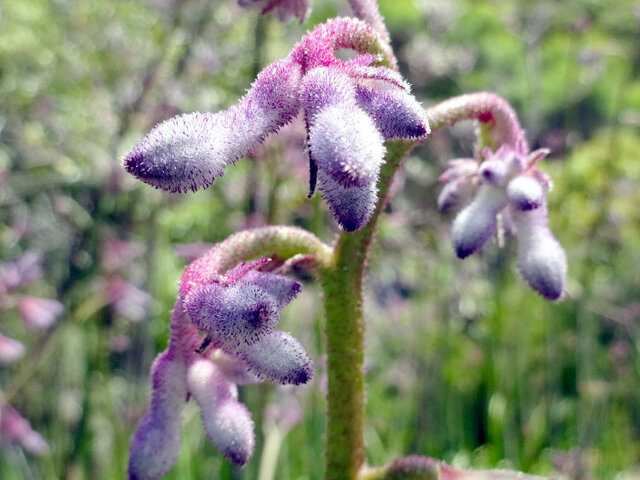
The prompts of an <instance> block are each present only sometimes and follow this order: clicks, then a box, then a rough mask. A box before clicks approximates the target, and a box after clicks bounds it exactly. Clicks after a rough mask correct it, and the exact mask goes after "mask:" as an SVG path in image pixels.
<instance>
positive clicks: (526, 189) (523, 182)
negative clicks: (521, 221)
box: [507, 175, 545, 211]
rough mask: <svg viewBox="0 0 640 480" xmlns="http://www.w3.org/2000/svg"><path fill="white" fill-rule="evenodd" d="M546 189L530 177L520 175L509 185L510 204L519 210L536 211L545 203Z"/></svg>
mask: <svg viewBox="0 0 640 480" xmlns="http://www.w3.org/2000/svg"><path fill="white" fill-rule="evenodd" d="M544 193H545V192H544V188H543V186H542V185H541V184H540V182H539V181H538V180H537V179H536V178H534V177H532V176H530V175H518V176H517V177H515V178H514V179H513V180H511V181H510V182H509V184H508V185H507V196H508V197H509V202H510V203H511V205H513V206H514V207H515V208H517V209H518V210H523V211H524V210H534V209H536V208H538V207H540V205H542V204H543V202H544Z"/></svg>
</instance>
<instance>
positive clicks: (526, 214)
mask: <svg viewBox="0 0 640 480" xmlns="http://www.w3.org/2000/svg"><path fill="white" fill-rule="evenodd" d="M513 217H514V220H515V223H516V227H517V238H518V260H517V265H518V269H519V270H520V273H521V274H522V276H523V277H524V278H525V280H526V281H527V282H528V283H529V285H530V286H531V288H533V289H534V290H535V291H536V292H538V293H539V294H540V295H542V296H543V297H545V298H546V299H547V300H559V299H560V298H562V296H563V295H564V289H565V283H566V276H567V258H566V256H565V253H564V250H563V249H562V247H561V246H560V244H559V243H558V241H557V240H556V239H555V237H554V236H553V234H552V233H551V230H550V229H549V227H548V225H547V208H546V205H545V204H544V203H543V204H542V205H541V206H540V207H539V208H536V209H534V210H526V211H522V210H519V209H515V208H514V209H513Z"/></svg>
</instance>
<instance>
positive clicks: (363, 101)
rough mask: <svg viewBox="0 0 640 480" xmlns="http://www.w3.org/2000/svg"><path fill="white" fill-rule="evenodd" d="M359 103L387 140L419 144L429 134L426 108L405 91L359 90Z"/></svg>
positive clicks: (362, 88)
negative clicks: (417, 141)
mask: <svg viewBox="0 0 640 480" xmlns="http://www.w3.org/2000/svg"><path fill="white" fill-rule="evenodd" d="M357 99H358V103H359V104H360V106H361V107H362V108H363V109H364V110H365V111H366V112H367V113H368V114H369V115H371V118H373V120H374V121H375V123H376V126H377V127H378V130H380V133H381V134H382V136H383V137H384V139H385V140H396V139H410V140H417V139H420V138H423V137H424V136H425V135H428V134H429V132H430V129H429V121H428V120H427V114H426V112H425V110H424V108H422V105H420V103H418V101H417V100H416V99H415V97H414V96H413V95H411V94H410V93H408V92H407V91H406V90H403V89H401V88H396V87H391V88H385V89H375V88H368V87H365V86H359V87H358V88H357Z"/></svg>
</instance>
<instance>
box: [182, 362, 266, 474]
mask: <svg viewBox="0 0 640 480" xmlns="http://www.w3.org/2000/svg"><path fill="white" fill-rule="evenodd" d="M187 382H188V385H189V392H190V393H191V394H192V395H193V398H194V400H195V401H196V403H197V404H198V406H199V407H200V415H201V418H202V425H203V426H204V429H205V431H206V433H207V438H209V440H210V441H211V443H213V444H214V445H215V446H216V448H217V449H218V450H220V452H221V453H222V454H224V455H225V456H226V457H227V458H229V459H230V460H231V461H232V462H233V463H235V464H236V465H244V464H245V463H247V462H248V461H249V459H250V458H251V455H252V454H253V448H254V444H255V439H254V434H253V421H252V420H251V415H250V414H249V411H248V410H247V408H246V407H245V406H244V405H243V404H242V403H240V402H238V400H237V399H236V398H237V388H236V386H235V384H233V383H231V382H230V381H228V380H227V379H226V378H225V377H224V376H223V375H222V373H221V372H220V371H219V370H218V368H217V367H216V366H215V365H214V364H213V362H211V361H210V360H207V359H205V358H198V359H196V360H195V361H194V362H193V363H192V364H191V365H190V366H189V369H188V372H187Z"/></svg>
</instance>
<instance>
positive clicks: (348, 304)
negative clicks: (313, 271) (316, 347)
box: [320, 141, 415, 480]
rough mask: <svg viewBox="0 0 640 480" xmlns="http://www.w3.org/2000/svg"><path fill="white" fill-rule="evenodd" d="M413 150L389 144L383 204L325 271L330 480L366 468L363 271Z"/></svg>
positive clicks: (340, 243) (345, 238)
mask: <svg viewBox="0 0 640 480" xmlns="http://www.w3.org/2000/svg"><path fill="white" fill-rule="evenodd" d="M414 145H415V143H413V142H410V141H395V142H389V143H388V144H387V158H386V164H385V165H384V167H383V169H382V172H381V176H380V181H379V182H378V188H379V197H378V198H379V200H378V205H377V207H376V210H375V212H374V214H373V216H372V218H371V220H370V221H369V223H368V224H367V225H366V226H365V227H363V228H362V229H361V230H359V231H357V232H354V233H345V232H342V233H341V234H340V236H339V237H338V240H337V242H336V245H335V247H334V252H333V258H332V261H331V266H330V268H325V269H321V270H320V280H321V282H322V287H323V290H324V296H325V299H324V300H325V314H326V319H327V324H326V337H327V358H328V359H327V369H328V375H329V385H328V394H327V433H326V437H327V438H326V444H327V448H326V462H327V470H326V478H327V479H328V480H343V479H344V480H354V479H355V478H356V477H357V475H358V471H359V470H360V468H361V467H362V466H363V464H364V458H365V457H364V454H365V452H364V404H365V387H364V368H363V366H364V318H363V312H362V299H363V297H362V283H363V277H364V270H365V267H366V262H367V255H368V253H369V247H370V245H371V242H372V239H373V234H374V232H375V229H376V224H377V220H378V218H379V217H380V214H381V212H382V211H383V209H384V206H385V205H386V203H387V200H388V191H389V187H390V185H391V181H392V179H393V175H394V173H395V171H396V170H397V168H398V166H399V165H400V163H401V161H402V159H403V158H404V156H405V155H406V154H407V152H408V151H409V150H410V149H411V147H412V146H414Z"/></svg>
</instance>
